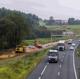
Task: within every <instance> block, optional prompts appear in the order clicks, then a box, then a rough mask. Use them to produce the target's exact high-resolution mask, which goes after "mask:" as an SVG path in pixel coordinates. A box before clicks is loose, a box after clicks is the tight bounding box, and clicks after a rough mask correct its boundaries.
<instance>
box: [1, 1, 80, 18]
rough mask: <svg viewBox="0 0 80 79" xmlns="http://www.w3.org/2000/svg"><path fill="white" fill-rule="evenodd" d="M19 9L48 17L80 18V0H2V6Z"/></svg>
mask: <svg viewBox="0 0 80 79" xmlns="http://www.w3.org/2000/svg"><path fill="white" fill-rule="evenodd" d="M1 7H5V8H8V9H11V10H19V11H22V12H25V13H32V14H36V15H37V16H39V17H40V18H43V19H47V18H49V17H50V16H53V17H54V18H56V19H68V18H69V17H74V18H78V19H79V18H80V0H0V8H1Z"/></svg>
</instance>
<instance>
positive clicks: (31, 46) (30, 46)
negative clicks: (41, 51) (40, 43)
mask: <svg viewBox="0 0 80 79" xmlns="http://www.w3.org/2000/svg"><path fill="white" fill-rule="evenodd" d="M27 47H28V48H31V49H35V48H36V47H35V46H33V45H29V46H27Z"/></svg>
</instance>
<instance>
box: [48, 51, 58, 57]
mask: <svg viewBox="0 0 80 79" xmlns="http://www.w3.org/2000/svg"><path fill="white" fill-rule="evenodd" d="M56 55H58V53H57V52H49V53H48V56H56Z"/></svg>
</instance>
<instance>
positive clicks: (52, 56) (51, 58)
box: [48, 49, 59, 63]
mask: <svg viewBox="0 0 80 79" xmlns="http://www.w3.org/2000/svg"><path fill="white" fill-rule="evenodd" d="M58 60H59V52H58V50H52V49H50V50H49V53H48V62H49V63H53V62H55V63H57V62H58Z"/></svg>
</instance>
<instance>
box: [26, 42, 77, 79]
mask: <svg viewBox="0 0 80 79" xmlns="http://www.w3.org/2000/svg"><path fill="white" fill-rule="evenodd" d="M73 42H74V43H75V44H76V46H75V49H76V47H77V45H78V42H77V41H73ZM70 46H71V45H68V48H67V50H65V51H62V52H61V51H60V52H59V62H58V63H48V62H47V57H45V58H44V60H43V61H42V62H41V63H40V64H39V65H38V66H37V67H36V69H35V70H34V71H33V72H32V73H31V74H30V75H29V77H28V78H27V79H77V74H76V69H75V57H74V54H75V50H70V49H69V48H70Z"/></svg>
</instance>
